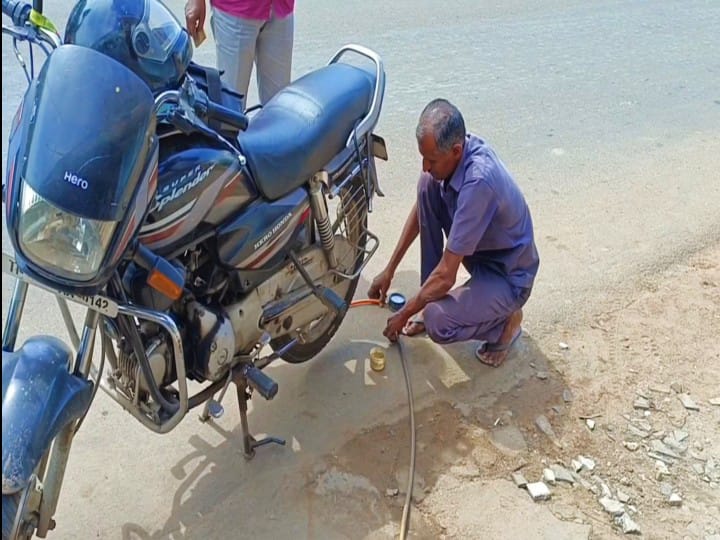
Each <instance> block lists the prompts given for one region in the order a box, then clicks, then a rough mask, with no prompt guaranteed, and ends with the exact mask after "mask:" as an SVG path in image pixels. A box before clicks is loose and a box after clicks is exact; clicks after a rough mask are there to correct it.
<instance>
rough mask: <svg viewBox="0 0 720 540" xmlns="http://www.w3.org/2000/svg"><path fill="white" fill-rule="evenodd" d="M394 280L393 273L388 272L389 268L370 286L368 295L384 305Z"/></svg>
mask: <svg viewBox="0 0 720 540" xmlns="http://www.w3.org/2000/svg"><path fill="white" fill-rule="evenodd" d="M392 278H393V275H392V272H390V270H388V269H387V268H386V269H385V270H383V271H382V272H380V273H379V274H378V275H377V277H375V279H373V282H372V284H371V285H370V289H369V290H368V293H367V294H368V297H369V298H373V299H379V300H380V302H382V303H383V304H384V303H385V299H386V297H387V292H388V289H389V288H390V283H392Z"/></svg>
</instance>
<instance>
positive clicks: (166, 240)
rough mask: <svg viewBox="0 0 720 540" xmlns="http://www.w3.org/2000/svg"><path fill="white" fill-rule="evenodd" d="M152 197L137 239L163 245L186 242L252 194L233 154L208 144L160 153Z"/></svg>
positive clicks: (249, 199) (160, 247)
mask: <svg viewBox="0 0 720 540" xmlns="http://www.w3.org/2000/svg"><path fill="white" fill-rule="evenodd" d="M163 153H164V154H165V156H162V155H161V159H160V164H159V166H158V186H157V191H156V193H155V200H154V202H153V204H152V206H151V209H150V212H149V214H148V217H147V219H146V220H145V223H144V224H143V226H142V228H141V229H140V241H141V242H142V243H143V244H145V245H146V246H147V247H149V248H150V249H153V250H158V251H159V252H160V253H162V251H163V248H166V247H168V246H177V245H181V244H183V243H185V242H186V241H187V242H189V241H191V240H192V239H193V237H194V236H195V235H198V234H201V233H202V232H203V231H204V230H209V229H211V228H213V227H214V226H216V225H218V224H219V223H222V222H223V221H224V220H226V219H227V218H229V217H230V216H231V215H233V214H236V213H237V212H238V210H240V209H242V208H243V207H245V206H247V205H248V204H250V203H251V202H252V201H253V200H255V199H256V198H257V197H258V192H257V189H256V188H255V185H254V183H253V182H252V180H251V179H250V176H249V174H248V172H247V170H246V169H244V168H243V166H242V165H241V164H240V162H239V161H238V159H237V156H236V155H235V154H233V153H232V152H230V151H228V150H224V149H218V148H212V147H209V146H208V147H202V146H200V147H198V146H193V147H188V148H179V149H178V150H177V151H175V152H167V151H165V152H163Z"/></svg>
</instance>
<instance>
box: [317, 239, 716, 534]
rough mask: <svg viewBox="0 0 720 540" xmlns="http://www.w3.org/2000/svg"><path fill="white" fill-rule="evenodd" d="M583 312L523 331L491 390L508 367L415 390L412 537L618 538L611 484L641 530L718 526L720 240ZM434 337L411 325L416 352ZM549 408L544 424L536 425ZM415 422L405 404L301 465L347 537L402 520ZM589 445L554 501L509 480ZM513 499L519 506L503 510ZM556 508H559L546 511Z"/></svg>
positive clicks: (424, 352)
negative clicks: (418, 398)
mask: <svg viewBox="0 0 720 540" xmlns="http://www.w3.org/2000/svg"><path fill="white" fill-rule="evenodd" d="M589 311H590V313H591V315H589V316H588V318H587V320H582V321H578V323H577V325H576V327H574V328H558V329H557V331H556V332H555V333H553V334H552V335H548V336H544V337H543V338H542V339H539V340H536V339H534V338H533V336H530V335H527V334H525V335H524V336H523V339H522V340H521V342H520V344H519V345H518V346H517V347H516V349H515V351H514V352H513V353H512V355H511V357H510V358H509V359H508V362H507V363H506V365H505V366H503V367H502V368H500V369H502V370H512V371H513V372H514V373H515V375H514V376H513V377H507V376H506V377H504V379H508V380H509V381H510V383H509V385H507V384H506V385H505V386H502V385H501V387H499V388H498V387H493V385H492V383H493V377H497V372H498V371H499V370H494V371H493V370H492V369H491V368H488V369H487V370H486V371H483V372H482V375H483V376H484V377H485V378H486V379H487V380H485V381H483V382H480V383H478V382H477V381H465V382H462V383H461V384H456V385H454V386H453V393H452V394H448V397H447V399H443V400H440V401H437V402H435V403H434V404H433V405H429V406H427V407H425V408H423V407H422V403H418V407H419V408H420V409H421V410H420V411H419V412H418V413H417V443H418V454H417V475H416V482H415V484H416V486H415V490H414V501H415V503H414V506H413V509H412V523H411V529H412V534H411V537H414V538H428V539H429V538H478V537H483V538H553V539H555V538H591V539H599V538H615V537H619V536H623V532H622V530H621V528H620V525H619V524H618V523H616V522H615V520H614V518H613V517H612V516H611V515H610V514H609V513H607V512H606V511H605V510H604V509H603V507H602V506H601V504H600V503H599V499H600V498H601V497H603V495H605V496H607V497H609V498H613V499H618V498H621V499H622V500H623V501H625V502H624V507H623V508H624V511H625V512H626V514H627V517H629V518H631V519H632V520H633V521H634V522H635V524H636V525H637V526H638V528H639V530H640V532H641V534H642V536H643V537H645V538H653V539H656V538H657V539H666V538H667V539H676V538H677V539H684V538H692V539H695V538H698V539H715V538H720V536H718V535H720V487H719V486H720V406H718V404H717V402H716V401H715V400H716V399H717V398H720V246H716V247H714V248H711V249H708V250H706V251H704V252H701V253H698V254H696V255H694V256H693V257H691V258H690V260H688V261H686V263H685V264H683V265H675V266H672V267H670V268H668V269H666V270H665V271H664V272H663V273H662V274H660V275H655V276H649V277H647V278H645V279H643V280H641V283H640V284H639V285H638V286H637V287H635V288H634V290H633V291H632V292H630V293H628V294H627V295H625V296H624V297H623V298H622V299H621V300H617V301H615V300H613V301H611V302H610V303H609V304H608V305H604V306H602V309H598V310H597V312H596V313H592V311H593V310H592V309H590V310H589ZM434 348H435V345H433V344H431V343H429V342H427V341H426V340H425V339H422V338H420V339H417V338H416V339H415V340H413V341H412V342H411V343H409V345H408V352H409V354H408V356H410V357H411V358H413V357H416V358H423V359H425V360H420V361H431V360H427V359H428V358H432V356H433V354H429V353H432V352H433V349H434ZM542 351H551V352H549V353H547V352H546V353H545V354H544V353H543V352H542ZM436 352H438V353H439V351H436ZM446 375H447V377H450V378H452V376H453V374H452V373H448V374H446ZM500 379H501V378H499V377H498V380H500ZM443 382H445V383H446V382H447V381H443ZM429 384H430V385H432V381H431V382H429ZM446 386H448V385H447V384H446ZM478 389H483V390H482V392H481V393H477V392H478ZM488 389H492V390H488ZM681 395H687V396H689V397H690V398H691V399H692V400H693V401H694V403H695V404H696V405H697V408H698V409H699V410H689V409H687V408H686V407H685V406H684V405H683V403H682V402H681V399H680V398H681ZM712 403H715V404H714V405H713V404H712ZM540 415H544V417H545V418H546V419H547V421H548V423H549V424H550V428H551V429H552V433H551V434H550V435H548V434H546V433H543V432H541V430H540V429H539V428H538V424H537V421H536V419H537V418H538V417H539V416H540ZM585 417H591V418H590V420H592V422H594V426H593V429H591V427H590V426H589V425H588V422H587V421H586V418H585ZM592 422H590V424H591V425H592ZM546 431H547V429H546ZM408 435H409V426H408V421H407V418H406V410H404V409H403V410H399V411H397V422H395V423H393V424H392V425H382V426H377V427H375V428H373V429H371V430H368V431H366V432H363V433H360V434H358V435H357V436H356V437H355V438H354V439H353V440H351V441H350V442H348V443H347V444H346V445H345V446H343V447H342V448H339V449H338V450H337V452H335V453H334V454H333V455H330V456H327V458H326V460H325V462H324V463H321V464H319V465H317V466H316V467H315V469H314V470H313V471H312V472H311V473H309V474H308V478H307V496H308V499H309V500H308V508H309V513H311V514H313V513H317V514H316V515H319V516H323V519H325V518H327V519H328V521H329V522H332V523H333V525H334V527H335V528H336V530H337V531H339V532H341V533H342V534H344V535H347V537H350V538H363V537H365V538H383V537H388V536H389V535H391V534H393V533H394V532H397V529H396V528H394V526H391V525H387V524H388V523H394V524H397V523H398V522H399V521H400V517H401V512H402V503H403V500H404V497H403V491H404V486H405V484H406V474H407V472H406V471H407V464H408V445H407V443H406V441H407V440H408ZM553 435H554V436H553ZM662 441H665V442H664V443H662ZM661 444H664V446H661ZM653 452H655V454H652V453H653ZM663 452H664V453H663ZM673 454H674V456H676V457H673ZM580 455H582V456H585V457H587V458H591V459H592V460H593V461H594V463H595V468H594V470H592V471H590V470H587V469H586V468H585V469H583V470H580V471H579V472H578V473H577V475H576V477H575V484H574V485H571V484H569V483H563V482H557V483H556V484H555V485H552V484H550V485H549V487H550V490H551V492H552V496H551V499H550V500H547V501H542V502H533V501H532V500H531V498H530V496H529V494H528V493H527V492H526V491H525V490H523V489H520V488H518V487H516V486H515V484H513V483H512V482H511V481H510V478H511V474H512V473H513V471H517V472H519V473H521V474H522V475H524V476H525V478H526V479H527V480H528V481H530V482H535V481H539V480H540V479H541V478H542V475H543V469H544V468H546V467H550V466H552V465H554V464H562V465H564V466H565V467H566V468H567V469H568V470H569V469H571V468H572V460H574V459H577V458H578V456H580ZM653 455H654V456H655V457H653ZM657 458H660V459H659V460H658V459H657ZM657 461H661V462H663V463H664V464H665V467H663V466H662V465H659V464H658V463H657ZM671 495H678V496H679V497H680V498H681V502H680V503H679V505H671V503H670V501H669V499H670V496H671ZM507 508H514V509H517V508H520V509H521V515H522V516H523V517H524V518H526V519H523V520H521V522H520V523H517V522H515V521H516V520H507V522H504V521H503V520H502V519H498V515H497V514H498V513H499V512H503V511H504V510H506V509H507ZM547 510H549V511H550V512H551V513H552V515H553V516H554V518H553V517H552V516H550V517H551V519H550V521H548V520H547V519H545V518H543V517H542V515H541V514H540V513H541V512H542V513H543V515H546V514H547ZM350 513H352V516H353V519H350ZM489 514H492V516H490V515H489ZM358 516H360V517H359V518H358ZM358 523H363V524H364V526H358ZM553 523H554V524H553ZM344 524H346V525H344Z"/></svg>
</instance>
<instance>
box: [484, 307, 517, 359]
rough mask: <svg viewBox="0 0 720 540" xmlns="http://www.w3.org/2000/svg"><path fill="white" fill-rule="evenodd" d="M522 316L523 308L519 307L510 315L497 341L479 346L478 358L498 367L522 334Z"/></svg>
mask: <svg viewBox="0 0 720 540" xmlns="http://www.w3.org/2000/svg"><path fill="white" fill-rule="evenodd" d="M522 318H523V314H522V309H518V310H517V311H516V312H514V313H513V314H512V315H510V317H509V318H508V320H507V322H506V323H505V328H503V331H502V334H500V339H499V340H498V341H497V343H484V344H483V345H481V346H480V347H478V350H477V351H475V356H477V359H478V360H480V361H481V362H482V363H483V364H486V365H488V366H492V367H498V366H499V365H500V364H502V363H503V362H504V361H505V359H506V358H507V357H508V354H510V347H512V345H513V343H515V341H516V340H517V338H518V337H519V336H520V332H521V328H520V325H521V323H522Z"/></svg>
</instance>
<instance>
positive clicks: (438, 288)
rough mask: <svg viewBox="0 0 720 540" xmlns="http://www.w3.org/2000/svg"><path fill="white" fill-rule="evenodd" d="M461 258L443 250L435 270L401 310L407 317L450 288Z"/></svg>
mask: <svg viewBox="0 0 720 540" xmlns="http://www.w3.org/2000/svg"><path fill="white" fill-rule="evenodd" d="M462 260H463V255H456V254H455V253H453V252H452V251H449V250H447V249H446V250H445V251H444V252H443V255H442V257H441V258H440V262H439V263H438V265H437V266H436V267H435V270H433V271H432V273H431V274H430V276H428V278H427V280H425V283H423V284H422V287H420V291H419V292H418V293H417V294H416V295H415V296H414V297H413V298H411V299H410V300H409V301H408V303H407V304H406V306H405V309H404V310H403V311H406V315H407V317H408V318H410V317H412V316H413V315H415V314H416V313H419V312H420V311H422V309H423V308H424V307H425V306H426V305H428V304H429V303H430V302H435V301H436V300H440V299H441V298H442V297H443V296H445V295H446V294H447V293H448V292H449V291H450V289H452V287H453V285H455V280H456V279H457V272H458V268H460V263H462Z"/></svg>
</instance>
